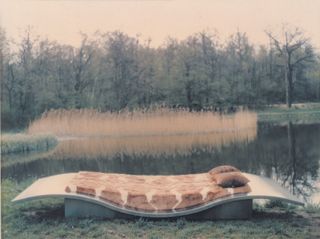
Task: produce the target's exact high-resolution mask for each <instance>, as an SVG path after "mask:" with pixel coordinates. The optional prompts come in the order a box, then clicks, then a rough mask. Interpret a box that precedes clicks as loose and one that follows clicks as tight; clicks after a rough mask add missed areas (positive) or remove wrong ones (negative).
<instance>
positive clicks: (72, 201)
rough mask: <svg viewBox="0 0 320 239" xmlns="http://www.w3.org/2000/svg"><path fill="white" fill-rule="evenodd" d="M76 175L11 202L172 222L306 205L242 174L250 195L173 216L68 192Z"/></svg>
mask: <svg viewBox="0 0 320 239" xmlns="http://www.w3.org/2000/svg"><path fill="white" fill-rule="evenodd" d="M76 174H77V173H67V174H60V175H55V176H50V177H45V178H41V179H38V180H37V181H35V182H34V183H33V184H32V185H30V186H29V187H28V188H27V189H25V190H24V191H23V192H22V193H20V194H19V195H18V196H17V197H16V198H14V199H13V200H12V202H25V201H28V200H33V199H41V198H48V197H60V198H65V207H66V208H65V215H66V216H67V217H68V216H83V215H90V216H94V215H97V216H103V215H104V214H105V215H106V217H110V218H113V217H118V216H119V215H120V216H125V215H127V216H129V217H130V216H137V217H149V218H169V217H180V216H190V215H193V214H194V215H199V214H201V213H202V214H203V213H206V212H209V211H210V210H211V211H212V210H215V212H214V213H217V212H221V211H223V212H222V214H221V213H220V216H218V217H219V218H241V214H242V215H244V214H246V215H247V216H249V214H251V208H252V200H253V199H274V200H281V201H284V202H287V203H292V204H296V205H301V206H303V205H304V203H303V202H302V201H301V200H299V199H298V198H297V197H295V196H294V195H292V194H291V193H289V192H288V191H287V190H286V189H284V188H283V187H281V186H280V185H279V184H277V183H276V182H274V181H273V180H271V179H268V178H265V177H261V176H257V175H253V174H248V173H243V175H244V176H246V177H247V178H248V179H249V180H250V182H249V183H248V185H249V186H250V187H251V192H250V193H247V194H238V195H237V194H235V195H232V196H228V197H224V198H220V199H217V200H214V201H211V202H209V203H207V204H203V205H199V206H196V207H192V208H187V209H184V210H176V211H170V212H146V211H137V210H133V209H128V208H124V207H120V206H117V205H114V204H111V203H108V202H106V201H103V200H101V199H99V198H98V197H90V196H86V195H83V194H77V193H67V192H65V188H66V186H67V185H68V183H69V182H70V180H71V179H72V178H73V177H74V176H75V175H76ZM250 203H251V206H250ZM228 208H233V209H232V210H234V211H238V212H239V213H240V215H238V214H239V213H238V214H235V213H233V214H232V213H231V214H230V213H229V212H230V210H228ZM103 209H105V210H103ZM77 210H79V213H76V211H77ZM249 211H250V212H249ZM246 212H247V213H246ZM218 214H219V213H218ZM221 215H222V216H221ZM226 215H227V216H226ZM228 215H229V216H228ZM237 215H238V216H237ZM247 216H244V217H247Z"/></svg>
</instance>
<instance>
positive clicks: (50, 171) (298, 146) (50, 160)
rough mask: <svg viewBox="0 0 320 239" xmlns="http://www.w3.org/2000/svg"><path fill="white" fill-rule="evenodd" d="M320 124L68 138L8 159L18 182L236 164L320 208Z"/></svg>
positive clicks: (6, 170) (5, 174) (5, 170)
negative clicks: (94, 173) (65, 175)
mask: <svg viewBox="0 0 320 239" xmlns="http://www.w3.org/2000/svg"><path fill="white" fill-rule="evenodd" d="M319 142H320V124H319V123H317V124H293V123H291V122H288V123H283V124H280V125H279V124H271V123H258V127H257V128H256V129H254V130H246V131H238V132H233V131H230V132H216V133H205V134H191V135H190V134H180V135H166V136H156V135H154V136H152V135H149V136H130V137H90V138H88V137H87V138H86V137H78V138H64V139H63V140H61V141H60V142H59V144H58V146H57V147H56V148H55V149H53V150H51V151H49V152H41V153H28V154H10V155H4V156H2V168H1V171H2V179H4V178H11V179H13V180H16V181H17V182H21V181H23V180H26V179H30V178H32V179H35V178H39V177H43V176H49V175H54V174H59V173H65V172H77V171H79V170H87V171H101V172H113V173H129V174H146V175H152V174H153V175H158V174H164V175H169V174H189V173H200V172H205V171H208V170H210V169H211V168H213V167H215V166H218V165H222V164H230V165H233V166H236V167H237V168H239V169H240V170H242V171H244V172H249V173H253V174H258V175H263V176H266V177H269V178H272V179H274V180H276V181H278V182H279V183H280V184H282V185H283V186H284V187H286V188H288V189H289V190H290V191H291V192H292V193H294V194H296V195H298V196H299V197H300V198H302V199H304V200H305V201H309V202H314V203H320V193H319V192H320V178H319V171H320V169H319V168H320V167H319V165H320V143H319Z"/></svg>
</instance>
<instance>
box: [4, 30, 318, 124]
mask: <svg viewBox="0 0 320 239" xmlns="http://www.w3.org/2000/svg"><path fill="white" fill-rule="evenodd" d="M0 32H1V34H0V47H1V51H0V54H1V55H0V61H1V62H0V67H1V69H0V74H1V121H2V129H9V128H16V127H25V126H26V125H28V123H29V122H30V121H31V120H33V119H34V118H36V117H39V115H41V114H42V113H43V112H44V111H46V110H48V109H52V108H53V109H56V108H66V109H71V108H95V109H99V110H100V111H109V110H111V111H118V110H122V109H125V108H126V109H134V108H145V107H150V106H152V105H165V106H168V107H186V108H189V109H190V110H202V109H210V110H221V109H226V108H230V107H235V106H246V107H250V108H256V107H261V106H264V105H267V104H276V103H285V102H286V101H287V103H288V100H289V101H290V102H289V103H290V104H289V106H291V102H310V101H318V102H319V101H320V57H319V54H318V53H317V51H316V50H315V48H314V47H312V46H311V45H310V41H309V39H308V38H306V37H305V34H303V33H302V32H301V31H297V30H295V31H287V32H285V41H281V39H280V38H279V37H278V36H276V35H275V34H273V33H271V32H266V37H269V39H270V44H268V45H259V46H258V45H254V44H253V43H251V42H250V40H249V39H248V37H247V36H246V34H245V33H242V32H236V33H235V34H233V35H232V36H230V37H229V38H228V39H227V40H226V41H224V42H222V41H221V40H219V37H218V35H217V34H212V33H209V32H199V33H195V34H193V35H191V36H189V37H188V38H187V39H185V40H183V41H178V40H176V39H174V38H168V39H167V40H166V41H165V42H164V43H163V45H161V46H160V47H157V48H154V47H151V46H150V43H151V40H147V41H145V40H142V39H140V38H139V37H138V36H136V37H131V36H128V35H127V34H125V33H123V32H119V31H115V32H108V33H106V34H98V35H95V36H94V37H92V38H91V37H88V36H87V35H85V34H82V42H81V45H80V46H79V47H73V46H70V45H64V44H60V43H57V42H54V41H50V40H48V39H41V38H40V37H38V36H35V35H34V34H33V32H32V30H31V29H30V28H28V29H26V30H25V32H24V34H23V36H22V38H21V41H19V42H13V41H11V40H9V39H8V38H7V37H6V34H5V31H4V30H1V31H0Z"/></svg>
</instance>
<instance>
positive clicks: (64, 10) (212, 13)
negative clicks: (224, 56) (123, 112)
mask: <svg viewBox="0 0 320 239" xmlns="http://www.w3.org/2000/svg"><path fill="white" fill-rule="evenodd" d="M282 23H290V24H293V25H295V26H298V27H301V28H303V29H304V30H305V31H306V33H307V35H308V36H310V37H311V39H312V42H313V44H314V45H316V46H317V47H318V48H319V47H320V0H98V1H97V0H96V1H95V0H91V1H86V0H37V1H34V0H20V1H18V0H0V24H1V26H2V27H4V29H5V30H6V33H7V35H8V37H11V38H14V39H17V38H18V36H19V35H20V34H21V32H22V30H23V29H24V28H26V26H28V25H31V26H33V27H34V32H35V33H36V34H39V35H40V36H42V37H48V38H49V39H50V40H56V41H58V42H60V43H67V44H71V45H75V46H78V45H79V42H80V35H79V32H80V31H82V32H84V33H87V34H89V35H91V34H93V33H94V32H95V31H96V30H99V31H101V32H106V31H114V30H120V31H123V32H125V33H128V34H129V35H130V36H136V35H137V34H140V35H141V38H142V39H147V38H148V37H150V38H151V39H152V42H151V44H152V45H153V46H159V45H161V44H162V43H163V42H164V40H165V39H166V38H167V37H168V36H172V37H175V38H178V39H179V40H182V39H184V38H186V37H187V36H189V35H191V34H193V33H196V32H199V31H202V30H209V31H212V32H214V30H217V31H218V33H219V35H220V38H221V40H224V39H226V37H227V36H229V35H230V34H231V33H234V32H236V31H237V29H239V30H240V31H243V32H247V34H248V37H249V39H250V40H251V41H252V42H253V43H256V44H260V43H266V42H267V37H266V35H265V33H264V30H265V29H270V28H273V27H280V26H281V24H282Z"/></svg>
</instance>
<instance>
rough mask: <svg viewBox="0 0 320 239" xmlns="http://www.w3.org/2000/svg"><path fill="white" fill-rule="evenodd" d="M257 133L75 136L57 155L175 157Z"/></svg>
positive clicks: (73, 156)
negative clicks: (80, 137) (195, 149)
mask: <svg viewBox="0 0 320 239" xmlns="http://www.w3.org/2000/svg"><path fill="white" fill-rule="evenodd" d="M256 135H257V129H256V128H251V129H246V130H237V131H224V132H220V133H219V132H216V133H202V134H180V135H157V136H139V137H130V136H127V137H100V138H92V137H91V138H82V139H71V140H66V141H65V142H63V143H61V144H59V145H58V147H57V149H56V150H55V153H54V154H55V155H54V156H55V157H57V158H66V157H71V158H79V157H80V158H81V157H82V158H83V157H86V158H88V159H89V158H93V159H95V158H96V157H102V156H105V157H113V156H115V155H117V154H127V155H141V156H146V155H148V156H157V155H161V156H163V155H168V156H171V157H172V156H175V155H176V154H179V155H189V154H190V153H191V152H192V150H193V149H194V148H205V149H206V150H213V149H214V148H220V147H221V146H222V145H228V144H230V143H235V142H238V143H240V142H248V141H252V140H254V139H255V137H256Z"/></svg>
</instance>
